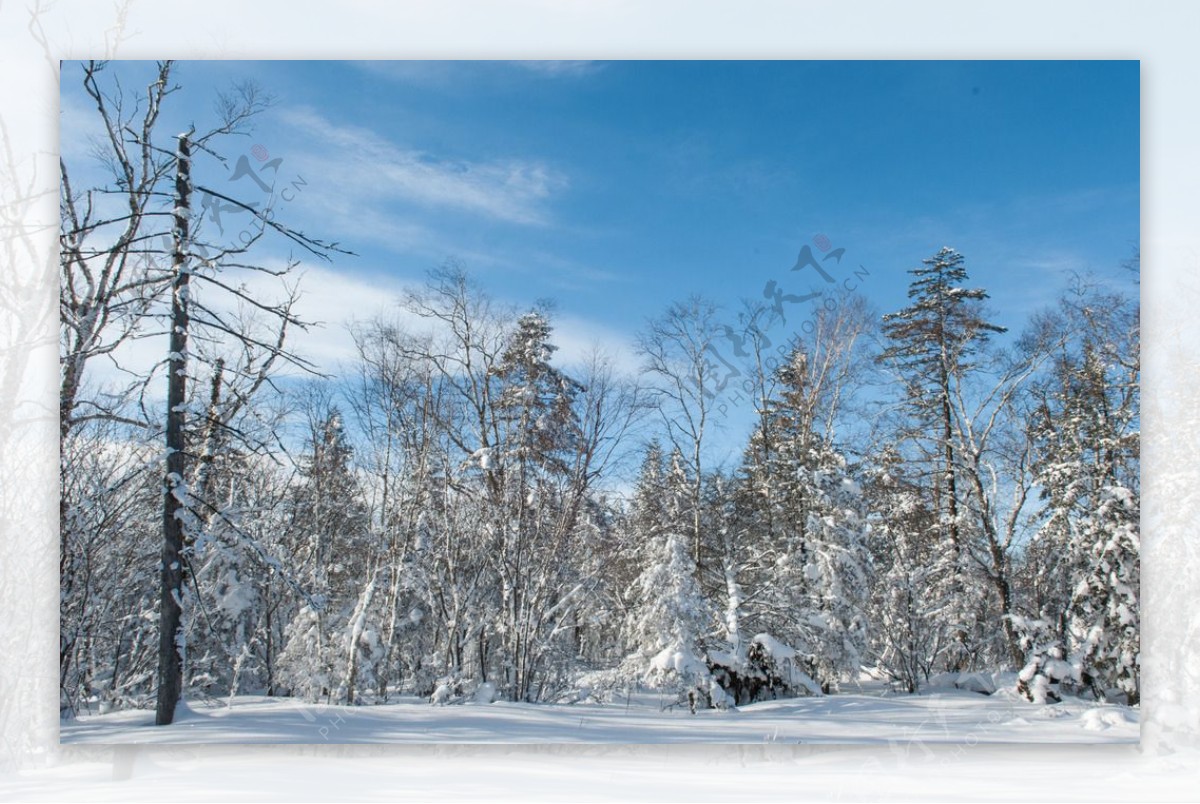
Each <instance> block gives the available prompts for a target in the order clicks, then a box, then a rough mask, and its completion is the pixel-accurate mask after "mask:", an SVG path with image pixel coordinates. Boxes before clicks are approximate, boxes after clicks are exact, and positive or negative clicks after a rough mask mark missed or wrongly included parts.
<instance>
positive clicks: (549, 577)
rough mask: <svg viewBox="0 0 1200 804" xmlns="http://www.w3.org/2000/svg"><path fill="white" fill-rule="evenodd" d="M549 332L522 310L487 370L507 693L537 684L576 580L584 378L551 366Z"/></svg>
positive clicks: (545, 323) (535, 689)
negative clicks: (498, 501) (493, 423)
mask: <svg viewBox="0 0 1200 804" xmlns="http://www.w3.org/2000/svg"><path fill="white" fill-rule="evenodd" d="M550 334H551V326H550V322H549V320H548V318H547V317H546V315H545V314H544V313H543V312H542V311H537V310H535V311H533V312H530V313H527V314H525V315H522V316H521V317H520V318H519V319H518V320H517V323H516V327H515V329H514V330H513V332H512V333H511V335H510V337H509V339H508V342H507V344H506V346H505V349H504V351H503V353H502V354H501V356H500V361H499V363H498V364H497V365H496V367H495V369H494V372H493V375H494V379H495V383H496V397H495V398H496V403H495V404H496V411H497V419H498V421H499V423H500V427H499V430H500V434H501V435H500V439H499V441H498V444H497V448H496V449H495V450H494V453H493V454H492V455H491V456H490V460H493V461H495V462H497V463H499V464H500V465H501V466H502V467H503V477H504V480H503V483H504V487H503V505H502V507H501V508H500V509H499V510H498V511H497V513H498V514H499V518H498V520H497V522H496V528H497V531H498V532H499V533H501V534H502V538H501V548H500V551H499V552H498V553H497V554H496V555H495V556H493V558H494V559H495V568H496V572H497V575H498V577H499V581H500V589H499V591H500V593H501V596H500V601H499V611H500V622H499V629H498V630H499V637H500V644H499V656H498V659H499V662H500V665H501V669H502V673H503V678H502V679H500V682H501V685H502V687H503V689H504V691H505V693H506V694H507V695H508V696H509V697H511V698H512V699H513V700H536V699H538V698H539V697H540V696H541V695H542V693H543V692H544V686H543V684H542V682H543V681H544V680H545V679H544V678H543V673H544V671H545V670H546V669H547V661H548V659H549V657H550V655H551V654H552V653H559V652H560V651H559V648H561V647H562V646H561V645H555V644H554V642H555V641H556V640H558V641H561V642H568V637H569V634H567V633H566V632H565V629H564V630H559V629H557V627H556V626H557V623H558V621H559V619H560V618H561V617H562V616H563V615H564V614H566V610H567V609H568V608H570V607H571V605H572V603H571V600H569V599H568V598H569V597H571V596H573V595H574V594H576V592H575V591H574V590H576V589H577V588H581V581H582V579H580V578H579V577H577V573H576V572H575V568H574V567H573V566H572V562H571V560H570V542H571V540H572V538H573V537H574V535H575V529H576V526H577V524H578V522H579V518H580V513H581V505H582V502H583V500H584V499H585V496H586V495H585V494H584V493H582V492H583V490H584V489H585V488H586V484H587V482H588V478H586V477H580V476H578V475H577V474H576V473H574V472H573V471H572V468H573V464H574V462H573V460H572V457H573V455H574V453H575V452H576V451H577V450H578V448H579V447H580V444H581V433H580V426H579V420H578V417H577V411H576V408H575V404H574V402H575V398H576V396H577V395H578V394H579V393H580V392H581V391H582V390H583V387H582V386H581V385H580V384H579V383H578V382H576V381H575V380H574V379H572V378H571V377H569V376H568V375H566V374H565V373H563V372H562V371H560V370H559V369H557V368H556V367H555V366H553V365H551V362H550V361H551V357H552V355H553V354H554V352H555V351H556V349H557V347H556V346H555V345H554V344H553V343H552V342H551V339H550ZM577 484H579V485H578V486H577ZM576 492H579V493H576Z"/></svg>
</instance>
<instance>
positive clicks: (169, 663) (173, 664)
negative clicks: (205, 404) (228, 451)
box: [154, 134, 191, 726]
mask: <svg viewBox="0 0 1200 804" xmlns="http://www.w3.org/2000/svg"><path fill="white" fill-rule="evenodd" d="M188 136H189V135H188V134H181V135H179V147H178V150H177V151H176V172H175V227H174V232H173V234H174V250H173V252H172V255H171V263H172V268H173V271H174V276H175V279H174V283H173V286H172V294H171V349H170V354H169V356H168V360H167V367H168V376H167V439H166V440H167V473H166V479H165V481H164V483H163V545H162V584H161V585H162V588H161V601H160V607H159V626H158V627H159V640H158V706H157V709H156V711H155V716H154V722H155V724H156V725H159V726H168V725H170V724H171V721H173V720H174V719H175V708H176V706H178V704H179V698H180V696H181V694H182V692H183V652H184V650H185V648H184V645H183V644H182V630H181V627H180V626H181V625H182V619H183V607H182V595H183V582H184V569H183V539H184V532H183V515H184V512H185V508H186V506H185V504H184V498H185V497H186V495H187V485H186V483H185V481H184V478H185V477H186V474H185V473H186V471H187V456H186V454H185V452H184V447H185V444H184V433H183V427H184V421H185V411H184V406H185V403H186V396H187V394H186V392H187V341H188V280H189V279H190V274H189V266H188V255H187V243H188V213H189V208H190V207H189V205H190V201H191V175H190V174H191V156H190V145H189V144H188Z"/></svg>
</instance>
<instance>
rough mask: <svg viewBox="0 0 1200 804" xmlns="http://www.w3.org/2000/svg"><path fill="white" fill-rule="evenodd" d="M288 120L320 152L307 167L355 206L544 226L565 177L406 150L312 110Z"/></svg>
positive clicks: (518, 164) (286, 114) (515, 163)
mask: <svg viewBox="0 0 1200 804" xmlns="http://www.w3.org/2000/svg"><path fill="white" fill-rule="evenodd" d="M281 115H282V118H283V120H284V121H285V122H286V123H288V124H289V125H292V126H295V127H296V128H297V129H299V130H301V131H302V132H303V134H304V136H305V139H306V140H307V141H309V142H311V143H313V144H314V145H317V146H319V150H318V151H316V152H314V153H309V154H305V155H303V157H302V162H303V164H304V165H305V170H306V171H308V170H312V171H314V172H315V173H317V174H318V175H320V176H322V177H323V180H324V181H325V182H326V183H329V182H333V183H336V185H337V187H338V188H339V189H341V190H343V191H344V192H345V193H346V194H347V197H349V198H353V204H352V205H351V206H353V207H354V208H357V209H361V208H362V207H364V206H366V205H369V204H372V203H387V202H392V201H398V202H409V203H413V204H417V205H419V206H425V207H433V208H440V209H453V210H458V211H462V212H468V213H474V214H478V215H483V216H485V217H488V218H492V219H495V220H501V221H506V222H509V223H518V224H526V225H529V224H544V223H546V221H547V213H546V210H545V202H546V201H547V200H548V199H549V198H550V197H551V196H552V195H553V194H555V193H556V192H559V191H560V190H562V189H563V188H565V187H566V185H567V180H566V177H565V176H564V175H563V174H562V173H560V172H559V171H557V170H555V169H554V168H552V167H550V166H548V165H546V164H543V163H542V162H539V161H536V160H528V159H515V158H513V159H495V160H490V161H477V162H473V161H467V160H456V159H442V158H440V157H437V156H435V155H433V154H429V153H426V152H423V151H420V150H416V149H412V148H407V147H405V146H402V145H399V144H396V143H394V142H392V141H391V140H389V139H387V138H385V137H382V136H380V135H379V134H377V133H375V132H374V131H371V130H368V129H365V128H362V127H358V126H343V125H337V124H335V123H333V122H331V121H329V120H327V119H325V118H324V117H322V116H321V115H320V114H318V113H316V112H314V111H312V110H311V109H289V110H285V111H283V112H282V113H281Z"/></svg>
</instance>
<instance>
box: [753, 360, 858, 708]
mask: <svg viewBox="0 0 1200 804" xmlns="http://www.w3.org/2000/svg"><path fill="white" fill-rule="evenodd" d="M810 368H811V364H810V362H809V355H808V353H807V352H805V351H804V350H803V349H802V348H797V349H795V350H794V351H793V353H792V354H791V355H790V357H789V359H788V361H787V362H786V363H784V364H783V365H782V366H781V367H780V368H779V371H778V376H777V391H776V394H775V396H774V398H771V399H768V400H767V402H766V409H765V410H764V412H763V414H762V416H761V422H760V425H759V427H758V428H757V430H756V431H755V433H754V434H753V435H752V437H751V444H750V447H749V448H748V449H747V453H746V455H747V457H746V466H745V468H744V470H743V478H744V480H743V482H744V483H745V484H746V486H747V489H748V492H749V493H748V495H746V499H747V503H746V504H747V505H749V506H750V507H751V509H756V510H757V515H756V516H755V518H754V519H755V524H752V525H751V526H750V532H751V534H752V535H751V539H752V541H753V542H754V543H760V544H762V548H761V549H762V550H763V551H764V556H765V558H766V559H767V563H766V565H765V566H764V567H763V569H762V571H761V574H760V575H759V578H758V581H757V584H758V587H759V588H757V589H755V590H753V596H754V599H755V602H754V605H755V606H756V607H757V608H758V611H759V612H760V614H759V616H758V622H759V623H761V625H762V627H763V628H764V629H765V630H766V631H768V632H770V633H771V634H772V635H773V636H774V637H776V638H777V639H781V640H783V641H784V642H785V643H787V644H790V645H792V646H793V647H795V648H796V649H797V650H799V651H800V652H801V653H802V654H803V655H806V656H808V670H809V671H811V673H810V674H811V675H814V676H815V677H816V678H817V679H818V681H819V682H820V683H821V685H822V687H824V688H825V689H826V691H828V690H830V689H833V688H834V687H836V686H837V683H838V681H839V680H840V679H842V678H844V677H846V676H847V675H848V674H851V673H853V672H855V671H857V669H858V667H859V664H860V662H861V660H862V657H863V654H864V653H865V649H866V640H867V633H868V628H867V618H866V612H865V608H866V604H867V601H868V597H869V594H870V555H869V552H868V550H867V544H866V538H867V534H868V532H869V526H868V524H867V521H866V517H865V509H864V507H863V501H862V495H861V490H860V489H859V487H858V484H857V483H856V482H855V481H854V480H853V479H852V478H851V477H850V473H849V470H848V466H847V463H846V460H845V458H844V457H843V456H842V455H841V454H839V453H838V452H837V451H836V450H835V449H834V448H833V446H832V445H831V444H830V443H829V442H828V440H827V439H826V438H825V437H824V436H822V435H820V434H818V433H817V432H815V430H814V426H815V424H816V421H817V417H818V416H819V415H820V414H821V409H820V405H819V401H818V400H819V397H818V396H817V395H816V394H814V391H815V388H814V387H813V383H812V377H811V374H810Z"/></svg>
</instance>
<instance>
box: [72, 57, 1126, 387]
mask: <svg viewBox="0 0 1200 804" xmlns="http://www.w3.org/2000/svg"><path fill="white" fill-rule="evenodd" d="M111 69H112V70H113V71H114V72H116V73H117V74H118V75H119V76H120V77H121V79H122V82H123V83H124V84H126V85H127V86H131V87H134V86H144V85H145V84H146V83H147V81H148V80H149V77H150V69H151V65H147V64H145V63H138V62H127V63H114V64H113V65H112V66H111ZM78 72H79V67H78V65H77V64H75V63H71V62H65V63H64V64H63V95H62V101H63V118H62V119H63V132H62V151H63V153H64V155H65V156H66V158H67V160H68V164H69V165H72V164H75V163H79V164H82V162H81V160H82V158H83V156H84V152H85V150H86V149H85V143H86V138H87V136H88V130H89V128H88V126H89V115H88V111H87V107H86V100H87V99H86V98H85V97H84V96H83V94H82V92H81V90H80V88H79V81H78V78H77V76H78ZM177 79H178V81H179V83H180V84H181V85H182V87H183V89H182V90H181V91H180V92H179V93H178V94H177V95H175V96H172V98H171V106H170V107H169V108H168V109H167V110H166V111H165V112H164V124H163V125H164V128H163V130H164V131H175V130H179V129H182V128H184V127H185V126H186V124H187V123H188V121H190V120H194V121H195V123H196V125H197V128H201V129H202V128H203V127H204V124H205V122H206V121H208V120H211V112H210V110H211V103H212V98H213V96H214V94H215V93H216V92H217V91H218V90H220V89H223V88H226V87H227V86H228V85H229V84H230V83H231V82H234V81H240V80H246V79H249V80H253V81H255V82H257V83H258V84H259V85H260V86H261V87H262V88H263V89H265V90H266V91H268V92H269V93H271V94H272V95H274V96H275V99H276V102H275V104H274V106H273V107H272V108H271V109H270V110H269V111H268V112H266V113H265V114H264V115H262V117H261V118H260V119H259V120H258V122H257V124H256V126H255V129H254V131H253V133H252V135H251V136H249V137H245V138H240V139H237V140H231V141H229V142H228V143H226V145H225V146H224V147H223V148H222V150H223V152H224V153H225V154H226V155H227V156H229V157H230V163H229V166H230V168H232V167H233V166H234V163H235V160H236V158H237V157H238V156H241V155H247V156H248V157H249V164H251V165H252V166H261V165H262V164H263V160H262V159H260V158H257V157H256V156H255V155H254V154H253V153H252V146H254V145H258V146H261V148H260V149H258V157H262V156H263V155H264V151H263V150H262V149H265V153H266V154H269V157H270V158H282V160H283V161H282V162H280V163H279V166H278V174H277V177H278V180H280V181H283V182H291V181H294V180H295V179H296V178H301V179H302V181H303V184H301V185H299V186H298V187H297V189H296V191H295V192H293V193H292V194H291V200H289V201H287V202H286V203H284V202H283V201H277V202H276V205H277V209H278V210H279V217H280V218H281V219H285V220H287V221H288V222H290V223H291V224H293V225H295V226H298V227H299V228H302V229H304V230H305V231H306V232H307V233H309V234H312V235H315V236H319V237H323V238H328V239H336V240H339V241H340V242H341V243H343V244H344V245H345V246H346V247H347V248H350V249H352V250H353V251H354V252H356V253H357V255H358V256H356V257H347V258H341V259H338V260H336V261H335V262H334V263H333V264H332V265H329V266H323V267H322V266H319V265H315V264H313V263H312V262H311V261H307V260H306V264H309V265H313V267H312V268H311V269H310V272H309V275H308V276H307V277H306V282H307V283H308V284H310V285H312V289H311V292H310V298H309V299H308V300H306V304H307V305H308V307H307V308H306V312H308V314H309V315H310V317H316V318H319V319H321V320H324V321H326V322H327V323H328V326H327V327H326V329H325V330H323V331H321V332H320V333H319V334H317V335H315V336H313V337H312V338H310V340H309V341H308V342H307V343H306V345H307V346H309V347H310V349H311V351H313V352H314V354H315V355H316V356H317V357H318V359H321V360H324V361H332V360H334V359H335V358H336V357H337V355H338V354H340V353H341V350H343V349H344V346H345V343H346V339H345V338H344V335H343V334H342V333H341V331H340V330H341V324H342V321H343V320H344V319H345V318H347V317H349V316H357V317H366V316H368V315H370V314H371V313H372V312H373V311H375V310H378V309H382V308H383V307H385V306H386V305H387V304H388V303H389V302H390V299H391V298H392V297H393V294H394V293H397V292H399V290H400V289H401V288H402V287H404V286H406V285H411V284H413V283H417V282H419V281H421V279H422V278H423V276H424V274H425V272H426V271H427V270H428V269H430V268H432V267H435V266H437V265H438V264H440V263H442V262H444V261H445V260H447V259H455V260H458V261H459V262H461V263H462V264H463V265H464V266H465V267H466V268H467V269H468V270H469V271H470V272H471V273H472V274H474V275H475V276H476V278H477V279H478V280H479V281H480V283H481V284H482V285H483V286H484V287H485V288H486V289H488V290H489V291H491V292H492V293H494V294H495V295H497V296H499V297H501V298H502V299H505V300H509V301H512V302H514V303H517V304H520V305H528V304H531V303H532V302H533V301H534V300H535V299H538V298H540V297H548V298H552V299H554V300H555V301H556V303H557V317H558V332H559V336H560V339H561V341H562V342H563V347H564V348H563V354H564V359H565V360H570V359H571V357H572V356H573V355H577V354H579V353H580V352H581V351H582V349H583V348H584V346H585V345H586V344H587V343H588V342H590V341H592V340H600V341H603V342H604V343H606V344H607V345H609V346H610V347H612V348H614V349H616V348H620V349H622V350H623V353H624V355H625V359H626V360H627V361H628V364H629V365H632V364H633V363H634V362H636V358H635V357H634V356H633V355H632V352H631V350H630V348H629V347H628V344H629V342H630V341H631V340H632V336H633V333H634V332H635V331H636V330H637V328H638V327H639V326H641V325H642V323H643V322H644V321H645V319H646V318H647V317H648V316H653V315H656V314H657V313H659V312H660V311H661V310H662V309H663V308H664V307H665V306H666V305H667V304H668V303H670V302H671V301H673V300H675V299H680V298H683V297H686V296H687V295H688V294H691V293H701V294H704V295H706V296H709V297H711V298H713V299H714V300H716V301H718V302H722V303H724V304H726V305H727V307H728V308H729V309H730V311H731V314H732V310H733V309H734V308H735V307H736V306H737V304H738V299H739V298H742V297H758V298H761V294H762V292H763V289H764V286H765V284H766V283H767V282H768V281H770V280H776V281H777V282H778V283H779V287H781V288H782V289H783V290H784V291H785V292H788V293H796V294H799V293H803V292H805V291H806V290H808V289H809V288H810V287H813V288H815V286H813V285H812V283H813V282H814V281H817V278H816V277H815V275H814V274H813V273H812V272H811V271H810V272H808V273H807V274H803V273H794V272H790V271H789V269H790V268H791V266H792V265H793V264H795V262H796V257H797V253H798V252H799V250H800V248H801V247H802V246H804V245H805V244H811V243H813V238H814V237H815V236H817V235H822V234H823V235H825V236H826V237H827V238H828V239H829V241H830V243H831V244H832V246H833V247H842V248H845V249H846V252H845V257H844V259H843V261H842V263H841V264H840V265H839V266H837V267H835V268H833V269H831V271H832V272H833V273H835V274H839V272H840V274H839V278H841V277H843V276H848V275H849V272H850V270H851V266H858V265H862V266H864V267H865V268H866V269H867V270H869V272H870V274H869V277H868V278H867V279H866V280H865V281H863V282H862V283H861V284H860V287H859V291H860V292H862V293H865V294H866V295H867V296H868V297H869V298H870V300H871V301H872V302H873V303H874V304H875V305H876V306H877V307H878V308H879V309H880V310H881V311H889V310H895V309H898V308H899V307H901V306H903V305H904V303H905V291H906V288H907V284H908V279H909V277H908V276H907V274H906V271H907V270H908V269H909V268H912V267H914V266H916V265H918V264H919V263H920V260H921V259H923V258H925V257H927V256H929V255H931V254H933V253H934V252H936V251H937V250H938V248H940V247H941V246H943V245H951V246H953V247H955V248H957V249H958V250H959V251H960V252H962V253H963V254H964V255H965V257H966V259H967V267H968V270H969V271H970V273H971V275H972V279H973V280H974V283H975V284H976V285H979V286H983V287H986V288H987V289H988V290H989V292H990V293H991V296H992V306H993V308H994V310H995V311H996V312H995V315H994V320H996V321H997V322H998V323H1002V324H1005V325H1008V326H1010V327H1011V328H1013V329H1019V328H1020V327H1021V325H1022V323H1023V321H1024V319H1025V317H1026V316H1027V315H1028V313H1029V312H1031V311H1032V310H1034V309H1035V308H1037V307H1039V306H1041V305H1042V304H1045V303H1047V302H1049V301H1050V299H1051V298H1052V297H1053V295H1054V294H1055V293H1056V291H1057V290H1058V289H1059V288H1060V287H1061V286H1062V285H1063V284H1064V282H1065V281H1066V278H1067V276H1068V274H1069V272H1070V271H1088V270H1091V271H1095V272H1097V273H1099V274H1100V275H1102V276H1106V277H1112V278H1113V279H1114V280H1117V281H1122V280H1121V279H1120V277H1121V271H1120V269H1119V265H1120V263H1121V262H1122V261H1123V260H1125V259H1127V258H1128V257H1129V256H1130V255H1131V254H1132V252H1133V249H1134V248H1135V246H1136V243H1137V241H1138V238H1139V161H1140V157H1139V104H1140V97H1139V65H1138V63H1137V62H1134V61H1124V62H1061V61H1060V62H1020V61H1009V62H852V61H835V62H728V61H721V62H607V63H594V62H507V63H505V62H358V63H337V62H233V61H227V62H182V63H180V64H179V65H178V68H177ZM204 169H206V170H210V171H212V172H211V173H208V174H207V175H208V177H209V179H210V180H211V181H213V182H214V183H218V182H222V181H224V182H227V183H228V184H227V186H228V187H230V188H234V187H236V188H238V189H239V190H241V191H242V192H241V194H240V197H247V195H249V197H251V198H253V197H255V194H258V193H260V192H261V191H259V190H256V189H255V188H254V186H253V185H252V184H251V183H250V181H249V180H248V179H247V178H246V177H242V178H241V179H239V180H238V181H236V182H231V183H229V177H230V176H231V175H232V174H231V173H229V172H228V171H227V170H226V169H225V168H220V167H217V166H215V165H210V166H209V167H207V168H204ZM262 175H263V176H264V177H267V176H269V175H270V174H269V173H265V172H264V173H263V174H262ZM232 217H233V216H230V219H232ZM225 222H226V223H228V222H229V219H227V220H226V221H225ZM208 225H210V226H211V223H210V224H208ZM263 245H264V249H263V251H262V252H260V253H262V254H263V255H265V256H270V257H277V258H282V257H284V256H286V253H287V247H286V244H284V243H274V244H270V243H267V244H263ZM817 253H818V254H819V253H820V252H819V251H818V252H817ZM297 256H303V255H300V254H298V255H297ZM830 265H832V263H830Z"/></svg>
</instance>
